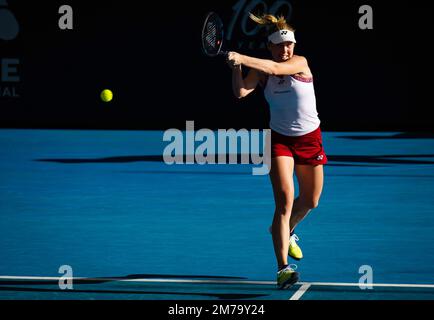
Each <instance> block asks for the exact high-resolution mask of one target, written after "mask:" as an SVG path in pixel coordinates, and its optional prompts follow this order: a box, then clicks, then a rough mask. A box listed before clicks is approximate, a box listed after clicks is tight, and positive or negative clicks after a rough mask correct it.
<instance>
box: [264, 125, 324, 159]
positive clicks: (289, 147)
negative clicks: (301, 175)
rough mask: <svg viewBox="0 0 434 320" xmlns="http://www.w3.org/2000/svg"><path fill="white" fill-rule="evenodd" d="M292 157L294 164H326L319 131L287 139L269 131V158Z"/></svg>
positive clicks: (287, 137)
mask: <svg viewBox="0 0 434 320" xmlns="http://www.w3.org/2000/svg"><path fill="white" fill-rule="evenodd" d="M279 156H287V157H293V158H294V163H295V164H306V165H319V164H326V163H327V156H326V154H325V152H324V148H323V145H322V136H321V129H320V127H318V129H316V130H315V131H312V132H310V133H308V134H305V135H302V136H298V137H289V136H285V135H282V134H280V133H277V132H276V131H274V130H271V157H272V158H276V157H279Z"/></svg>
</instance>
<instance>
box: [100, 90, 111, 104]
mask: <svg viewBox="0 0 434 320" xmlns="http://www.w3.org/2000/svg"><path fill="white" fill-rule="evenodd" d="M112 99H113V92H111V91H110V90H108V89H105V90H103V91H102V92H101V100H102V101H104V102H110V101H111V100H112Z"/></svg>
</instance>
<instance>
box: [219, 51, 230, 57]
mask: <svg viewBox="0 0 434 320" xmlns="http://www.w3.org/2000/svg"><path fill="white" fill-rule="evenodd" d="M228 53H229V51H223V50H222V51H220V52H219V53H218V55H219V56H227V55H228Z"/></svg>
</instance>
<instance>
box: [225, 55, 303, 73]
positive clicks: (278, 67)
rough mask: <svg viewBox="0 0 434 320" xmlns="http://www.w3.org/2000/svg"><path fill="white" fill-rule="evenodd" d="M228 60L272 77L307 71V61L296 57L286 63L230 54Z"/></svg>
mask: <svg viewBox="0 0 434 320" xmlns="http://www.w3.org/2000/svg"><path fill="white" fill-rule="evenodd" d="M228 59H232V60H234V61H236V62H237V63H239V64H242V65H245V66H247V67H249V68H252V69H256V70H258V71H260V72H263V73H265V74H268V75H273V76H283V75H291V74H298V73H304V72H306V70H309V67H308V63H307V59H306V58H305V57H302V56H296V55H294V56H293V57H292V58H291V59H289V60H288V61H285V62H275V61H273V60H268V59H259V58H254V57H250V56H246V55H243V54H239V53H237V52H230V53H229V55H228Z"/></svg>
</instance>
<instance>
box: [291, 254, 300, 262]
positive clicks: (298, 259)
mask: <svg viewBox="0 0 434 320" xmlns="http://www.w3.org/2000/svg"><path fill="white" fill-rule="evenodd" d="M288 256H290V257H291V258H292V259H294V260H297V261H300V260H301V259H303V257H301V258H296V257H293V256H291V255H290V254H288Z"/></svg>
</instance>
